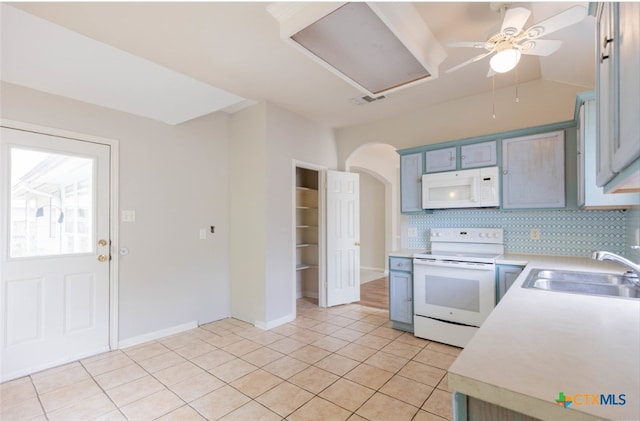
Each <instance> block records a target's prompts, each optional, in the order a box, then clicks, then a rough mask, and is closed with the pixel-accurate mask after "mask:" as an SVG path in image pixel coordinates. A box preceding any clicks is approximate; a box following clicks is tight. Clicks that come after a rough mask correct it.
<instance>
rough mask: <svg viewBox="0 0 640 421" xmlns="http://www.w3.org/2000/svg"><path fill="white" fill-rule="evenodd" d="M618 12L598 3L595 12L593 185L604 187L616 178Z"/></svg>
mask: <svg viewBox="0 0 640 421" xmlns="http://www.w3.org/2000/svg"><path fill="white" fill-rule="evenodd" d="M615 10H617V4H616V3H608V2H605V3H600V5H599V8H598V24H597V42H596V53H597V66H596V114H597V116H598V120H597V125H598V126H597V133H598V137H597V143H598V146H597V150H598V155H597V159H596V169H597V172H596V183H597V185H598V186H599V187H602V186H604V185H605V184H606V183H607V182H608V181H609V180H611V179H612V178H613V176H614V175H615V174H614V173H613V171H612V170H611V153H612V151H611V145H612V142H613V143H616V140H615V139H616V137H617V136H618V130H617V118H618V113H617V106H616V101H615V98H616V93H615V91H616V89H617V85H616V83H615V80H614V77H615V66H614V60H615V59H616V49H615V48H614V47H615V45H616V44H614V42H613V41H614V40H615V37H616V35H615V34H614V24H613V17H614V11H615Z"/></svg>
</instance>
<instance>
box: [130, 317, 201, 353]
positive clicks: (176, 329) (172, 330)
mask: <svg viewBox="0 0 640 421" xmlns="http://www.w3.org/2000/svg"><path fill="white" fill-rule="evenodd" d="M197 327H198V322H197V321H195V320H194V321H192V322H188V323H184V324H181V325H177V326H172V327H169V328H167V329H162V330H156V331H155V332H150V333H145V334H144V335H139V336H134V337H133V338H129V339H125V340H123V341H118V348H128V347H130V346H134V345H139V344H141V343H144V342H149V341H153V340H155V339H159V338H164V337H165V336H169V335H175V334H176V333H180V332H184V331H185V330H189V329H195V328H197Z"/></svg>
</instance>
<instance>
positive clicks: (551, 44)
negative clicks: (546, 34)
mask: <svg viewBox="0 0 640 421" xmlns="http://www.w3.org/2000/svg"><path fill="white" fill-rule="evenodd" d="M561 45H562V41H558V40H554V39H536V40H530V41H527V42H525V43H524V44H522V46H521V49H520V52H521V53H522V54H529V55H532V56H548V55H550V54H553V53H555V52H556V51H558V49H559V48H560V46H561Z"/></svg>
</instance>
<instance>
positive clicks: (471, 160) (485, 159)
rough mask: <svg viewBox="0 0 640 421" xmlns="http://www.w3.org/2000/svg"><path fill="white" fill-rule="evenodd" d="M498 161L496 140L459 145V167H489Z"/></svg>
mask: <svg viewBox="0 0 640 421" xmlns="http://www.w3.org/2000/svg"><path fill="white" fill-rule="evenodd" d="M497 163H498V158H497V155H496V142H495V140H492V141H491V142H482V143H475V144H473V145H464V146H462V147H460V167H462V168H477V167H490V166H493V165H496V164H497Z"/></svg>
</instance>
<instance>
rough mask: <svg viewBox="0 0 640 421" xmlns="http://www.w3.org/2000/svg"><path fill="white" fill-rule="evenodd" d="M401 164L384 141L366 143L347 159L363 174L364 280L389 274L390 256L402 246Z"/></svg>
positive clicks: (349, 165)
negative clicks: (400, 240) (400, 233)
mask: <svg viewBox="0 0 640 421" xmlns="http://www.w3.org/2000/svg"><path fill="white" fill-rule="evenodd" d="M399 167H400V160H399V157H398V154H397V153H396V149H395V148H394V147H393V146H391V145H388V144H384V143H370V144H366V145H363V146H361V147H359V148H358V149H356V150H355V151H354V152H353V153H351V155H350V156H349V157H348V158H347V160H346V161H345V169H346V170H347V171H352V172H357V173H360V174H361V186H360V193H361V194H360V233H361V246H360V261H361V267H360V278H361V282H362V281H364V282H367V281H372V280H376V279H378V278H380V277H384V276H387V275H388V259H387V256H388V254H389V252H391V251H392V250H396V249H397V248H398V246H399V226H400V208H399V197H400V193H399V191H398V189H399V177H400V176H399V171H400V169H399Z"/></svg>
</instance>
